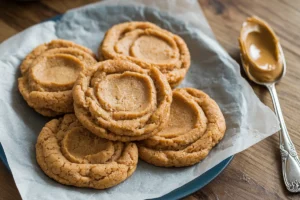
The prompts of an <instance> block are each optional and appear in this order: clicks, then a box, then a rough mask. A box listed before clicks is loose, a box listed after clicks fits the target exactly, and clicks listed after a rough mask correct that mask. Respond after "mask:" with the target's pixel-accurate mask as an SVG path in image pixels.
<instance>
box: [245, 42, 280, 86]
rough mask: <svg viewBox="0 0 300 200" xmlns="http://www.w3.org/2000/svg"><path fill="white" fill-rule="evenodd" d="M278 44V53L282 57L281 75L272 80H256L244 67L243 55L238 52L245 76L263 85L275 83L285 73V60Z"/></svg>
mask: <svg viewBox="0 0 300 200" xmlns="http://www.w3.org/2000/svg"><path fill="white" fill-rule="evenodd" d="M278 46H279V53H280V56H281V58H282V73H281V75H280V76H279V77H278V78H277V79H276V80H274V81H272V82H260V81H258V80H257V79H255V78H254V77H253V76H252V75H251V74H250V72H249V71H248V70H247V67H246V62H245V61H244V58H243V55H242V54H240V58H241V61H242V66H243V69H244V71H245V73H246V75H247V77H248V78H249V79H250V80H251V81H253V82H254V83H256V84H258V85H263V86H266V87H267V86H269V85H272V84H274V85H275V84H277V83H278V82H279V81H280V80H281V79H282V78H283V77H284V76H285V74H286V62H285V57H284V54H283V51H282V47H281V44H278Z"/></svg>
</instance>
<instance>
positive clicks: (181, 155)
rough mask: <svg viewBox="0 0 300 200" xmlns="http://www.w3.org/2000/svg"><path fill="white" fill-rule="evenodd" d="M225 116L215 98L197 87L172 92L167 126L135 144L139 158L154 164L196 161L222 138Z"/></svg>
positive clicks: (166, 165)
mask: <svg viewBox="0 0 300 200" xmlns="http://www.w3.org/2000/svg"><path fill="white" fill-rule="evenodd" d="M225 130H226V124H225V119H224V116H223V114H222V112H221V110H220V108H219V106H218V105H217V104H216V102H215V101H214V100H212V99H211V98H210V97H209V96H208V95H207V94H205V93H204V92H202V91H200V90H196V89H193V88H179V89H175V90H174V91H173V102H172V105H171V114H170V118H169V121H168V125H167V126H166V127H165V128H164V129H162V130H161V131H160V132H158V133H157V134H156V135H155V136H152V137H150V138H148V139H146V140H144V141H141V142H140V143H139V144H138V148H139V156H140V158H141V159H142V160H144V161H146V162H148V163H151V164H153V165H156V166H162V167H183V166H189V165H193V164H196V163H198V162H200V161H201V160H202V159H204V158H205V157H206V156H207V155H208V153H209V151H210V150H211V149H212V148H213V147H214V146H215V145H216V144H217V143H218V142H219V141H220V140H221V139H222V138H223V136H224V133H225Z"/></svg>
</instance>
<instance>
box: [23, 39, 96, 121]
mask: <svg viewBox="0 0 300 200" xmlns="http://www.w3.org/2000/svg"><path fill="white" fill-rule="evenodd" d="M96 62H97V61H96V59H95V56H94V54H93V53H92V51H91V50H89V49H87V48H85V47H82V46H80V45H77V44H75V43H73V42H70V41H66V40H53V41H51V42H50V43H46V44H42V45H40V46H38V47H36V48H35V49H34V50H33V51H32V52H31V53H30V54H28V55H27V56H26V58H25V59H24V61H23V62H22V64H21V66H20V69H21V73H22V77H20V78H19V80H18V82H19V91H20V92H21V94H22V96H23V97H24V99H25V101H26V102H27V103H28V105H29V106H31V107H33V108H34V109H35V110H36V111H37V112H39V113H40V114H42V115H44V116H49V117H51V116H56V115H60V114H63V113H68V112H73V98H72V88H73V84H74V82H75V80H76V78H77V76H78V74H79V72H80V71H81V70H83V69H85V68H87V67H89V66H91V65H93V64H95V63H96Z"/></svg>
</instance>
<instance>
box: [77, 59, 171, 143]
mask: <svg viewBox="0 0 300 200" xmlns="http://www.w3.org/2000/svg"><path fill="white" fill-rule="evenodd" d="M73 98H74V110H75V114H76V116H77V118H78V119H79V121H80V122H81V123H82V124H83V125H84V126H85V127H86V128H87V129H88V130H90V131H91V132H92V133H94V134H96V135H98V136H100V137H103V138H106V139H109V140H118V141H123V142H126V141H134V140H143V139H146V138H148V137H150V136H152V135H154V134H155V133H157V132H158V131H159V130H161V129H162V128H163V127H164V125H165V123H166V121H167V119H168V117H169V113H170V105H171V101H172V90H171V88H170V85H169V84H168V82H167V80H166V78H165V76H164V75H163V74H162V73H161V72H160V71H159V70H158V69H156V68H152V69H150V70H145V69H142V68H141V67H139V66H138V65H136V64H134V63H132V62H129V61H126V60H106V61H103V62H99V63H97V64H96V65H94V66H92V67H91V68H90V69H89V70H85V71H84V72H82V73H81V74H80V75H79V78H78V79H77V81H76V83H75V85H74V88H73Z"/></svg>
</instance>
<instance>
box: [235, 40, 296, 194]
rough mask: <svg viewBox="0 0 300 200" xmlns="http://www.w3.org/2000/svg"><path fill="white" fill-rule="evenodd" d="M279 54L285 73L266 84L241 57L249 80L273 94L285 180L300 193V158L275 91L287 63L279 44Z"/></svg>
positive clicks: (294, 190)
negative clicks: (249, 69) (255, 75)
mask: <svg viewBox="0 0 300 200" xmlns="http://www.w3.org/2000/svg"><path fill="white" fill-rule="evenodd" d="M279 52H280V54H281V56H282V59H283V71H282V74H281V76H280V77H279V78H278V79H277V80H275V81H274V82H271V83H269V82H268V83H267V82H266V83H264V82H259V81H257V80H256V79H255V78H254V77H253V76H252V75H251V74H250V73H249V72H248V70H247V68H246V65H245V62H244V60H243V56H242V55H241V60H242V65H243V68H244V71H245V72H246V74H247V76H248V77H249V79H250V80H252V81H253V82H254V83H256V84H259V85H264V86H266V87H267V88H268V90H269V92H270V93H271V96H272V101H273V104H274V110H275V113H276V115H277V117H278V119H279V122H280V127H281V130H280V131H279V142H280V146H279V147H280V153H281V160H282V174H283V180H284V183H285V186H286V188H287V189H288V191H290V192H295V193H296V192H300V160H299V158H298V155H297V151H296V149H295V146H294V144H293V142H292V140H291V138H290V136H289V133H288V130H287V128H286V125H285V122H284V119H283V115H282V111H281V108H280V104H279V99H278V96H277V92H276V89H275V84H276V83H277V82H279V80H281V79H282V78H283V77H284V75H285V73H286V62H285V58H284V55H283V51H282V48H281V45H280V44H279Z"/></svg>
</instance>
